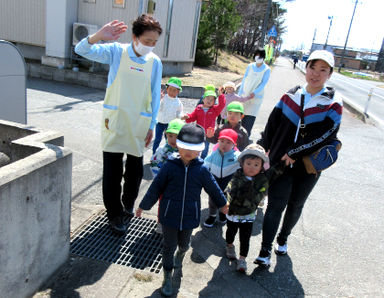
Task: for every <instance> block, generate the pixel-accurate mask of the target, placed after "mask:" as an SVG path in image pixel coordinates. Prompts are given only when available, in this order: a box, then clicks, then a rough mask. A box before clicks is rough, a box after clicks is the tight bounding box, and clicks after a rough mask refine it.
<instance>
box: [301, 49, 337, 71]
mask: <svg viewBox="0 0 384 298" xmlns="http://www.w3.org/2000/svg"><path fill="white" fill-rule="evenodd" d="M317 59H320V60H323V61H325V62H327V63H328V65H329V66H330V67H332V68H333V67H335V58H333V54H332V53H331V52H328V51H326V50H316V51H313V52H312V54H311V55H310V56H309V58H308V60H307V63H308V62H309V61H311V60H317Z"/></svg>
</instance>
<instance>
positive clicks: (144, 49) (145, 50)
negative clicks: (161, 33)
mask: <svg viewBox="0 0 384 298" xmlns="http://www.w3.org/2000/svg"><path fill="white" fill-rule="evenodd" d="M133 46H134V48H135V51H136V52H137V53H138V54H139V55H141V56H145V55H147V54H149V53H150V52H152V51H153V49H154V48H155V47H148V46H145V45H143V44H142V43H141V42H140V40H138V39H137V44H136V43H134V44H133Z"/></svg>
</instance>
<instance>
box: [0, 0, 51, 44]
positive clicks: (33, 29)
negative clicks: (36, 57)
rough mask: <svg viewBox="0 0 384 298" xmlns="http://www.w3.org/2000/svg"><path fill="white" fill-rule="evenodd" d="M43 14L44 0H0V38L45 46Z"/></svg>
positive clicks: (44, 10) (44, 8)
mask: <svg viewBox="0 0 384 298" xmlns="http://www.w3.org/2000/svg"><path fill="white" fill-rule="evenodd" d="M48 1H49V0H48ZM45 14H46V0H10V1H8V0H1V1H0V39H4V40H8V41H12V42H20V43H25V44H30V45H35V46H45V19H46V18H45Z"/></svg>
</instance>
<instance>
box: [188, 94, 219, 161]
mask: <svg viewBox="0 0 384 298" xmlns="http://www.w3.org/2000/svg"><path fill="white" fill-rule="evenodd" d="M216 97H217V95H216V92H215V91H213V90H207V91H205V92H204V95H203V103H202V104H199V105H198V106H197V107H196V108H195V109H194V110H193V112H192V113H190V114H186V115H185V116H184V117H182V118H181V119H183V120H185V121H186V122H187V123H190V122H194V121H196V123H197V124H199V125H201V126H202V127H203V128H204V129H205V132H207V129H214V128H215V123H216V118H217V116H219V115H220V113H221V111H222V109H223V108H224V107H225V95H224V94H221V95H220V96H219V104H217V105H215V100H216ZM208 149H209V142H208V141H205V148H204V150H203V152H202V153H201V158H202V159H204V158H205V157H206V156H207V154H208Z"/></svg>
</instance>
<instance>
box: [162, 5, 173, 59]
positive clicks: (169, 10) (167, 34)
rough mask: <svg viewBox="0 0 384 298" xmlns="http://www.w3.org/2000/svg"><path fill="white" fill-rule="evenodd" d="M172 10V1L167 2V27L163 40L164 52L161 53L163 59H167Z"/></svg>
mask: <svg viewBox="0 0 384 298" xmlns="http://www.w3.org/2000/svg"><path fill="white" fill-rule="evenodd" d="M172 10H173V0H169V3H168V16H167V26H166V28H165V39H164V52H163V56H164V57H168V48H169V37H170V35H171V25H172Z"/></svg>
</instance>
